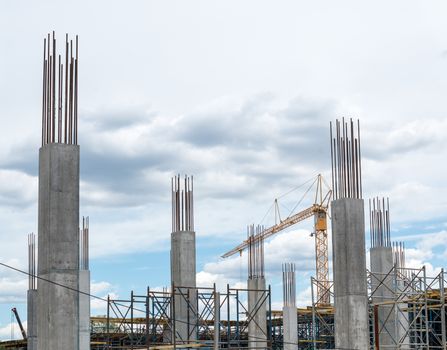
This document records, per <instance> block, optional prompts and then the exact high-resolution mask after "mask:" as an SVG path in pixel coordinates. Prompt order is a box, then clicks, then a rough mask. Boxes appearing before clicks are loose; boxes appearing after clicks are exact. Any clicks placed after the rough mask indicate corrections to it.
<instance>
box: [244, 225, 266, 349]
mask: <svg viewBox="0 0 447 350" xmlns="http://www.w3.org/2000/svg"><path fill="white" fill-rule="evenodd" d="M263 231H264V228H263V227H262V226H260V225H258V226H256V227H255V226H254V225H251V226H249V227H248V228H247V241H248V279H247V290H248V302H247V309H248V313H250V314H252V315H255V316H254V317H252V318H251V319H250V320H248V348H249V349H260V350H264V349H267V314H266V312H267V310H266V307H267V306H266V304H265V298H264V291H265V287H266V282H265V274H264V271H265V269H264V241H263V240H262V239H259V235H260V234H261V233H262V232H263Z"/></svg>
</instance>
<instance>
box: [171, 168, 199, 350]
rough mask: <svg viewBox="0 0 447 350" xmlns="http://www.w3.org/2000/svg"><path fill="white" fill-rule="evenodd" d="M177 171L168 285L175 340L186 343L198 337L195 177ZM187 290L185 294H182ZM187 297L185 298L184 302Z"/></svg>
mask: <svg viewBox="0 0 447 350" xmlns="http://www.w3.org/2000/svg"><path fill="white" fill-rule="evenodd" d="M193 180H194V179H193V177H188V176H185V177H184V179H183V180H182V179H181V178H180V175H178V176H175V177H174V178H172V179H171V195H172V233H171V287H172V290H173V292H174V295H175V297H174V302H175V303H174V307H173V310H174V311H175V315H176V317H175V320H173V322H174V325H173V327H174V329H175V332H174V333H173V334H174V336H175V338H174V339H172V341H173V342H174V343H176V344H177V343H179V344H185V343H189V342H193V341H195V340H196V339H197V331H198V330H197V327H195V324H196V320H195V317H196V313H197V312H196V310H195V308H196V306H195V305H196V302H195V298H196V295H195V294H194V293H192V294H191V292H192V291H193V290H194V288H195V287H196V233H195V232H194V181H193ZM185 293H186V294H185ZM186 301H188V302H186Z"/></svg>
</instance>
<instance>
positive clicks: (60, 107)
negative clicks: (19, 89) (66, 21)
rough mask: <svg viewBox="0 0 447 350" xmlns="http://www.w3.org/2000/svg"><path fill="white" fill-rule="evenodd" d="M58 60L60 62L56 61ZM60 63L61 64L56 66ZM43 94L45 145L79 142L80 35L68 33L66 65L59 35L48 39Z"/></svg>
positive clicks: (43, 136)
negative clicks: (59, 48)
mask: <svg viewBox="0 0 447 350" xmlns="http://www.w3.org/2000/svg"><path fill="white" fill-rule="evenodd" d="M56 61H57V62H56ZM56 66H57V67H56ZM42 80H43V94H42V146H44V145H46V144H48V143H65V144H69V145H77V144H78V36H76V39H75V43H74V47H73V40H70V41H69V40H68V34H67V35H66V37H65V65H64V63H63V62H62V60H61V55H58V56H57V58H56V38H55V34H54V32H53V38H52V39H51V38H50V34H48V37H47V38H45V39H44V50H43V79H42Z"/></svg>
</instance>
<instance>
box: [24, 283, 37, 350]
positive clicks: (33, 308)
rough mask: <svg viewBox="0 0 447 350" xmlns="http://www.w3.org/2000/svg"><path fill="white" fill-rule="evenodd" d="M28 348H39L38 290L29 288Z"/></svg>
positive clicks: (32, 349)
mask: <svg viewBox="0 0 447 350" xmlns="http://www.w3.org/2000/svg"><path fill="white" fill-rule="evenodd" d="M26 323H27V329H26V336H27V349H28V350H37V290H35V289H29V290H28V293H27V321H26Z"/></svg>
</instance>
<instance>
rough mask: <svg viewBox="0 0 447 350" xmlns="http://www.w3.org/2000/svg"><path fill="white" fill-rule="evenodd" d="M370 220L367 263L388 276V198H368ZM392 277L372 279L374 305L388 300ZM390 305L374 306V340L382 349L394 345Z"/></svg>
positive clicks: (390, 264)
mask: <svg viewBox="0 0 447 350" xmlns="http://www.w3.org/2000/svg"><path fill="white" fill-rule="evenodd" d="M369 219H370V236H371V249H370V266H371V271H372V272H373V273H377V274H380V275H381V276H387V275H388V273H389V272H390V271H391V270H392V269H393V250H392V248H391V225H390V208H389V200H388V199H387V200H386V201H385V198H382V200H380V199H379V198H374V199H372V200H370V201H369ZM393 288H394V287H393V278H392V276H390V275H388V277H387V278H385V279H383V280H376V279H374V278H372V279H371V289H372V290H373V292H372V294H373V297H372V299H371V301H372V303H373V304H374V305H378V304H380V303H383V302H384V301H385V300H389V299H390V298H391V296H392V294H393ZM392 307H393V306H392V305H388V306H387V305H382V307H380V308H379V307H378V306H376V308H375V310H374V313H375V318H374V321H375V323H374V325H373V327H374V343H375V344H377V346H379V347H380V348H381V349H385V348H386V347H387V346H393V345H395V344H396V342H395V339H396V324H397V323H396V315H395V314H394V313H393V312H391V310H388V309H392Z"/></svg>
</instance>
